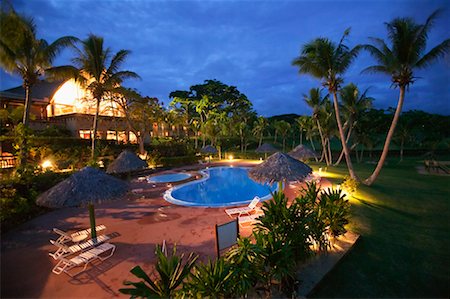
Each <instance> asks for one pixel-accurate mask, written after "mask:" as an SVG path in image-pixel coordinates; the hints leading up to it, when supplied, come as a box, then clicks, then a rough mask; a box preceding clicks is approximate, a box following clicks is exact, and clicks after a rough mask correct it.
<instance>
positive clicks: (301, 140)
mask: <svg viewBox="0 0 450 299" xmlns="http://www.w3.org/2000/svg"><path fill="white" fill-rule="evenodd" d="M300 144H303V130H300Z"/></svg>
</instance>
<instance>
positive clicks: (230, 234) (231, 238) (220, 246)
mask: <svg viewBox="0 0 450 299" xmlns="http://www.w3.org/2000/svg"><path fill="white" fill-rule="evenodd" d="M238 238H239V224H238V219H235V220H233V221H230V222H227V223H224V224H220V225H217V224H216V250H217V256H218V257H219V256H220V251H222V250H224V249H226V248H229V247H231V246H233V245H235V244H237V239H238Z"/></svg>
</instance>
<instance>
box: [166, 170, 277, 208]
mask: <svg viewBox="0 0 450 299" xmlns="http://www.w3.org/2000/svg"><path fill="white" fill-rule="evenodd" d="M248 170H249V169H248V168H243V167H214V168H210V169H207V170H204V171H203V173H204V176H205V178H204V179H202V180H199V181H193V182H189V183H186V184H183V185H180V186H177V187H174V188H171V189H169V190H168V191H167V192H166V193H165V195H164V198H165V199H166V200H167V201H169V202H171V203H174V204H179V205H185V206H199V207H224V206H233V205H243V204H247V203H249V202H250V201H251V200H252V199H253V198H254V197H255V196H258V197H260V198H261V200H266V199H269V198H271V194H270V192H271V191H272V192H273V191H275V190H276V184H274V185H273V186H270V185H267V184H259V183H256V182H255V181H253V180H252V179H250V178H249V177H248Z"/></svg>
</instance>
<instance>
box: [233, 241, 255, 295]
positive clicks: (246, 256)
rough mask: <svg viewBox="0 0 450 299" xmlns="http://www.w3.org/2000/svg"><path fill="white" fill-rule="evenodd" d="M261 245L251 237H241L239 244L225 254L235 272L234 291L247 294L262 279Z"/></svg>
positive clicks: (237, 293) (238, 293)
mask: <svg viewBox="0 0 450 299" xmlns="http://www.w3.org/2000/svg"><path fill="white" fill-rule="evenodd" d="M260 257H261V247H259V246H258V245H257V244H253V243H252V242H251V241H250V239H249V238H239V239H238V241H237V246H235V247H233V248H231V249H230V250H229V251H228V252H227V253H226V255H225V261H226V262H228V263H229V265H230V270H231V272H232V273H233V274H232V275H233V281H234V282H235V284H234V293H235V295H238V296H242V297H244V296H246V295H247V293H248V292H249V290H250V289H251V288H252V287H254V286H256V284H257V282H258V281H260V280H261V271H260V270H261V267H259V265H260V264H261V263H260V262H261V259H260Z"/></svg>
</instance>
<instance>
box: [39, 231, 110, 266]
mask: <svg viewBox="0 0 450 299" xmlns="http://www.w3.org/2000/svg"><path fill="white" fill-rule="evenodd" d="M109 239H110V237H109V236H107V235H101V236H98V237H97V238H94V239H90V240H88V241H86V242H83V243H80V244H75V245H72V246H67V245H65V244H61V243H58V242H56V241H53V240H50V242H51V243H52V244H53V245H55V246H56V247H58V249H57V250H56V251H55V252H53V253H52V252H50V253H49V254H48V255H50V256H51V257H52V258H54V259H55V260H57V259H59V258H61V257H63V256H67V255H69V254H74V253H77V252H80V251H84V250H87V249H89V248H91V247H94V246H96V245H99V244H101V243H103V242H106V241H108V240H109Z"/></svg>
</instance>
